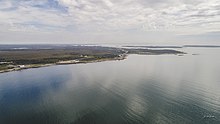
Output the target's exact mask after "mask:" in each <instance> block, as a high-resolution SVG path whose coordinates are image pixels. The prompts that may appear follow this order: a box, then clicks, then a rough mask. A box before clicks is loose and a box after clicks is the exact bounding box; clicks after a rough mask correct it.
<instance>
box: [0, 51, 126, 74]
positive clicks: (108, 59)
mask: <svg viewBox="0 0 220 124" xmlns="http://www.w3.org/2000/svg"><path fill="white" fill-rule="evenodd" d="M127 56H128V55H127V54H126V55H122V56H120V57H115V58H106V59H97V60H91V61H75V62H73V60H66V61H62V60H61V61H59V62H56V63H48V64H31V65H24V67H16V68H12V69H5V70H0V74H2V73H7V72H13V71H22V70H26V69H32V68H41V67H49V66H54V65H71V64H87V63H97V62H104V61H117V60H118V61H120V60H125V59H126V58H127ZM15 66H19V65H15Z"/></svg>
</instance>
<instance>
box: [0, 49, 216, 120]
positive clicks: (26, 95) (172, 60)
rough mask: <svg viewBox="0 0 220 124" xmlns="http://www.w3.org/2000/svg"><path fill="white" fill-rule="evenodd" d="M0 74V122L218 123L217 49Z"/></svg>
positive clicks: (192, 50) (136, 56) (137, 56)
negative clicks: (181, 54)
mask: <svg viewBox="0 0 220 124" xmlns="http://www.w3.org/2000/svg"><path fill="white" fill-rule="evenodd" d="M180 50H181V51H184V52H187V53H188V54H186V55H184V56H178V55H129V56H128V58H127V59H125V60H120V61H105V62H98V63H87V64H74V65H59V66H50V67H43V68H35V69H27V70H22V71H15V72H8V73H2V74H0V124H220V62H219V60H220V49H218V48H184V49H180Z"/></svg>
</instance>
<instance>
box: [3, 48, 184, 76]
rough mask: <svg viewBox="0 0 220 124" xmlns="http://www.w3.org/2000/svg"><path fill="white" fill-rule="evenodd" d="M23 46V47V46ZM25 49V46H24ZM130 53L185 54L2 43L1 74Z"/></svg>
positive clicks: (89, 61) (107, 59) (106, 59)
mask: <svg viewBox="0 0 220 124" xmlns="http://www.w3.org/2000/svg"><path fill="white" fill-rule="evenodd" d="M21 48H22V49H21ZM24 48H25V49H24ZM128 54H144V55H161V54H178V55H179V54H185V53H183V52H180V51H176V50H170V49H169V50H168V49H163V50H152V49H126V48H114V47H101V46H81V45H78V46H56V47H54V46H40V47H39V46H38V47H33V46H31V48H30V46H22V47H21V46H16V49H15V47H10V46H6V47H4V46H2V47H0V73H4V72H10V71H18V70H23V69H28V68H39V67H45V66H50V65H62V64H78V63H92V62H101V61H110V60H123V59H125V58H126V56H127V55H128Z"/></svg>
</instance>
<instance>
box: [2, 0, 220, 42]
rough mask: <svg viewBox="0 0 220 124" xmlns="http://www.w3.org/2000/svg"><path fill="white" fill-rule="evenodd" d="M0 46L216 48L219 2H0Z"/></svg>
mask: <svg viewBox="0 0 220 124" xmlns="http://www.w3.org/2000/svg"><path fill="white" fill-rule="evenodd" d="M0 27H1V28H0V43H119V44H120V43H134V44H135V43H146V44H147V43H194V42H195V43H212V42H214V43H219V44H220V0H0Z"/></svg>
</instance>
